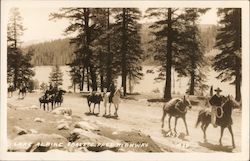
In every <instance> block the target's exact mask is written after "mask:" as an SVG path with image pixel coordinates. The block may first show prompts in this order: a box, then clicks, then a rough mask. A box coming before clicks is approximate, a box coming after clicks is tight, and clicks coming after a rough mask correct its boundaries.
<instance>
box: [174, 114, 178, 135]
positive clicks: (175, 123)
mask: <svg viewBox="0 0 250 161" xmlns="http://www.w3.org/2000/svg"><path fill="white" fill-rule="evenodd" d="M177 121H178V118H177V117H176V118H175V122H174V132H175V133H177V132H176V125H177Z"/></svg>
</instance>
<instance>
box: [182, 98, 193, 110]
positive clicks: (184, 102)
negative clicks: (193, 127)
mask: <svg viewBox="0 0 250 161" xmlns="http://www.w3.org/2000/svg"><path fill="white" fill-rule="evenodd" d="M183 104H184V106H185V107H189V109H191V108H192V105H191V102H190V100H189V99H187V98H186V97H185V96H184V97H183Z"/></svg>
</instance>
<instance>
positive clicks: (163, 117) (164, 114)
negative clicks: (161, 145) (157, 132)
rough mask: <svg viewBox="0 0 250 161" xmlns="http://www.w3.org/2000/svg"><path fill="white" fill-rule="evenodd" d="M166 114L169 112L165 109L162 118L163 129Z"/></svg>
mask: <svg viewBox="0 0 250 161" xmlns="http://www.w3.org/2000/svg"><path fill="white" fill-rule="evenodd" d="M166 114H167V112H166V111H163V115H162V118H161V128H162V129H163V127H164V119H165V117H166Z"/></svg>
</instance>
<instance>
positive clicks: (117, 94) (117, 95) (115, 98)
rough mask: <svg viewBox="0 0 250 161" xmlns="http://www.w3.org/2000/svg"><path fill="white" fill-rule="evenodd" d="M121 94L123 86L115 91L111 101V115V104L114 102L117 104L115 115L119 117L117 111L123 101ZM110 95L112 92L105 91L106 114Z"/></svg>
mask: <svg viewBox="0 0 250 161" xmlns="http://www.w3.org/2000/svg"><path fill="white" fill-rule="evenodd" d="M121 95H122V88H120V89H117V90H116V91H115V93H114V96H113V98H112V100H111V102H110V103H109V116H111V104H112V103H113V104H114V106H115V113H114V116H116V117H118V114H117V111H118V108H119V104H120V103H121ZM109 96H110V92H104V96H103V98H104V99H103V100H104V107H105V113H104V116H106V114H107V104H108V102H109Z"/></svg>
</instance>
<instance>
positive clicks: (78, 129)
mask: <svg viewBox="0 0 250 161" xmlns="http://www.w3.org/2000/svg"><path fill="white" fill-rule="evenodd" d="M84 132H85V130H83V129H81V128H74V129H73V130H72V131H71V132H70V134H76V135H77V136H78V135H81V134H84Z"/></svg>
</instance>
